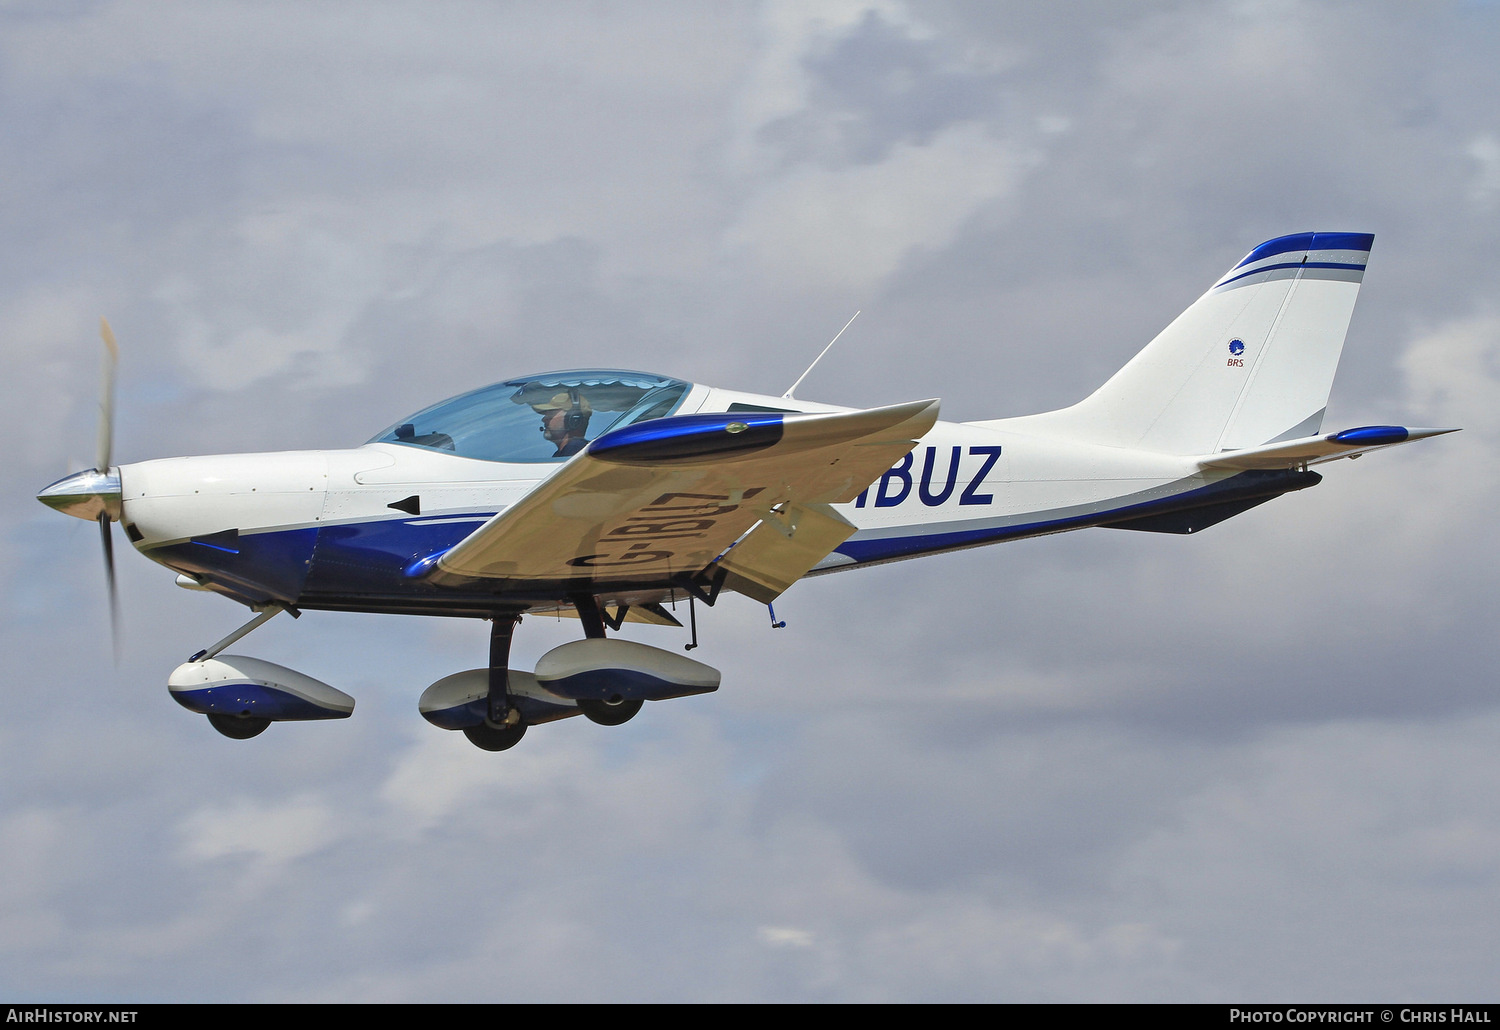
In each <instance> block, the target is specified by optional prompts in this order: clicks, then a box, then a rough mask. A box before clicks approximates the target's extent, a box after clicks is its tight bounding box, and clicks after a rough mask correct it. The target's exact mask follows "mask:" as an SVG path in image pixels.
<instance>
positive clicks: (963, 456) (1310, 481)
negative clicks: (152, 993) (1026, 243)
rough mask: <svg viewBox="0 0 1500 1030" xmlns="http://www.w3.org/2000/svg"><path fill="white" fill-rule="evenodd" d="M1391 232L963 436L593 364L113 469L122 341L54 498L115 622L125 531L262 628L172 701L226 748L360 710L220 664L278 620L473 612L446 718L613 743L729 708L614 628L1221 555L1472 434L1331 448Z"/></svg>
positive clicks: (1292, 263) (1284, 241) (705, 680)
mask: <svg viewBox="0 0 1500 1030" xmlns="http://www.w3.org/2000/svg"><path fill="white" fill-rule="evenodd" d="M1372 240H1373V237H1372V236H1370V235H1367V234H1363V233H1345V232H1337V233H1312V232H1306V233H1299V234H1296V235H1291V236H1283V237H1280V238H1278V239H1274V240H1269V241H1267V242H1265V243H1262V244H1261V245H1260V246H1258V247H1256V248H1255V249H1254V250H1252V251H1251V252H1250V253H1249V254H1248V255H1246V257H1245V258H1244V259H1243V260H1242V261H1240V262H1238V263H1237V264H1235V266H1234V267H1233V268H1231V269H1230V270H1229V271H1228V272H1227V273H1226V274H1225V275H1224V276H1223V277H1221V278H1220V279H1219V280H1218V281H1217V282H1215V283H1214V284H1213V286H1212V287H1210V288H1209V290H1208V292H1207V293H1205V294H1204V295H1203V296H1202V297H1200V298H1199V299H1198V300H1197V301H1196V302H1194V303H1193V305H1192V306H1191V307H1189V308H1188V309H1187V310H1186V311H1184V312H1183V313H1182V314H1181V315H1180V316H1178V318H1177V319H1176V320H1175V321H1173V322H1172V323H1171V325H1169V326H1167V328H1166V329H1164V330H1163V331H1162V332H1161V333H1160V334H1159V335H1158V336H1157V337H1156V338H1155V339H1153V340H1152V341H1151V342H1150V343H1149V344H1147V345H1146V347H1145V348H1144V349H1143V350H1141V351H1140V353H1138V354H1137V355H1136V356H1135V357H1134V358H1133V359H1132V360H1131V361H1130V362H1129V363H1128V364H1126V365H1125V367H1124V368H1122V369H1121V370H1120V371H1119V372H1117V373H1116V374H1115V375H1114V376H1113V377H1112V378H1110V379H1109V381H1108V382H1106V383H1105V384H1104V385H1103V386H1101V387H1100V388H1099V389H1098V390H1096V391H1095V392H1094V393H1093V394H1091V395H1090V396H1088V397H1087V398H1085V399H1084V400H1082V401H1080V402H1079V403H1077V404H1074V405H1073V406H1071V407H1067V408H1062V409H1060V410H1057V411H1049V412H1045V413H1042V414H1035V415H1025V416H1021V417H1016V418H1000V419H991V420H984V421H978V422H965V423H950V422H940V421H938V401H936V400H919V401H915V402H912V403H908V404H897V405H893V406H890V407H881V408H872V409H867V410H857V409H849V408H841V407H836V406H834V405H829V404H815V403H809V402H806V401H802V400H799V399H796V398H794V397H793V396H792V394H793V392H794V391H795V389H796V385H797V384H793V388H792V389H791V390H788V391H787V393H786V394H785V395H784V396H781V397H770V396H760V395H755V394H749V393H741V392H737V391H733V390H723V389H719V388H716V387H710V386H703V385H701V384H697V383H689V382H685V381H683V380H680V379H674V378H671V377H668V376H660V375H652V374H647V373H642V372H628V371H618V370H605V369H601V370H573V371H564V372H548V373H543V374H540V375H529V376H521V377H518V378H514V379H508V380H505V381H504V382H500V383H495V384H493V385H490V386H485V387H482V388H480V389H477V390H474V391H472V392H470V393H465V394H461V395H460V396H457V397H453V398H450V399H449V400H445V401H442V402H441V403H439V404H435V405H433V406H432V407H429V408H426V409H424V410H422V411H419V412H417V413H416V414H414V415H410V416H408V417H406V418H403V419H401V420H400V421H399V422H397V423H396V424H394V425H393V426H391V427H390V428H389V429H387V430H385V431H384V432H381V433H379V434H377V435H376V436H375V437H374V439H372V440H371V441H370V442H369V443H366V444H365V445H363V446H361V447H356V448H353V449H350V450H325V451H287V452H277V453H265V454H237V455H213V456H206V457H181V458H160V459H156V460H153V461H143V462H138V463H135V464H128V465H119V466H114V465H111V463H110V462H111V455H110V451H111V439H112V429H111V424H112V420H113V378H114V362H115V353H116V351H115V346H114V339H113V335H112V333H110V331H109V326H108V324H107V323H104V324H103V327H102V329H103V335H104V339H105V344H106V361H105V375H104V390H103V398H102V401H101V408H102V412H101V418H100V432H99V448H98V460H97V462H96V464H95V466H94V468H93V469H91V470H87V471H84V472H79V473H77V474H75V475H72V476H68V477H66V478H64V479H61V480H59V481H57V482H56V483H53V484H52V485H51V486H48V487H47V488H45V489H44V490H43V491H42V492H41V493H40V494H39V495H38V499H39V500H41V501H42V502H43V503H45V504H47V505H50V506H51V507H53V508H56V509H58V510H60V511H63V512H66V513H67V514H70V515H76V516H78V517H79V518H85V519H90V520H95V521H97V522H98V523H99V526H100V530H101V534H102V539H103V546H104V554H105V564H106V570H107V574H108V579H109V589H110V597H111V610H112V612H113V611H114V609H115V602H114V571H113V550H112V542H111V523H112V522H116V521H118V522H119V523H120V524H121V526H122V527H123V528H124V530H125V534H126V536H127V537H128V538H129V540H130V542H131V543H132V544H133V545H134V546H135V548H136V550H138V551H140V552H141V553H142V554H144V555H146V557H148V558H150V559H152V560H153V561H156V562H158V563H160V564H162V565H165V566H166V567H167V568H169V569H171V570H173V571H174V572H175V573H176V574H177V582H178V584H179V585H181V586H184V587H187V588H189V589H193V590H205V591H212V592H214V593H217V594H222V595H223V596H225V597H228V598H231V599H233V600H235V601H238V602H240V603H241V604H244V605H246V606H248V607H249V608H250V609H252V610H253V611H254V612H255V617H254V618H253V619H251V620H250V622H249V623H247V624H246V625H245V626H243V627H241V628H240V629H239V630H236V631H235V632H234V633H231V634H230V635H229V636H228V637H226V638H225V639H224V640H222V641H220V642H219V643H217V644H215V645H214V646H213V647H210V648H206V649H204V650H202V651H199V652H198V653H197V654H195V655H193V657H192V658H190V659H189V660H188V661H187V662H186V663H184V664H183V665H181V666H179V667H178V668H177V669H176V670H175V671H174V672H173V673H172V675H171V677H170V679H169V681H168V686H169V689H170V691H171V694H172V696H173V697H174V698H175V699H176V700H177V701H178V702H179V703H181V704H182V705H183V706H185V707H186V708H188V709H190V710H192V711H194V712H198V713H201V714H204V715H207V716H208V719H209V722H210V723H212V724H213V726H214V727H215V728H216V729H218V730H219V731H220V732H221V733H223V734H225V735H226V736H229V737H234V738H248V737H253V736H255V735H256V734H258V733H260V732H261V731H262V730H264V729H265V728H266V727H267V726H268V725H269V724H270V723H271V722H276V721H293V720H309V719H336V718H342V717H346V716H348V715H350V714H351V713H352V712H353V709H354V699H353V698H351V697H350V696H349V695H347V694H345V693H343V692H342V691H339V690H337V689H335V688H334V687H331V686H329V685H328V684H325V683H321V682H319V681H318V680H315V679H313V678H312V677H309V676H305V675H303V674H301V673H298V672H296V671H294V670H291V669H287V668H284V667H282V666H279V665H275V664H273V663H271V662H267V661H262V660H259V659H254V658H248V657H238V656H229V655H223V654H222V652H223V650H224V649H225V648H226V647H228V646H229V645H230V644H232V643H233V642H234V641H236V640H238V639H239V638H240V637H242V636H243V635H244V634H246V633H248V632H249V631H250V630H252V629H254V628H255V627H256V626H258V625H260V624H262V623H263V622H265V621H266V620H267V619H269V618H271V617H272V616H274V615H275V614H277V613H278V612H289V613H291V614H292V615H293V616H296V615H298V614H299V613H300V611H302V610H306V609H312V610H326V611H352V612H388V613H400V614H408V615H445V616H454V617H461V618H472V619H486V620H489V622H490V627H491V628H490V649H489V660H488V663H487V664H486V665H485V666H483V667H480V668H475V669H470V670H468V671H465V672H460V673H458V674H456V675H453V676H448V677H446V678H444V679H441V680H439V681H438V682H437V683H434V684H433V685H432V686H430V687H429V688H427V690H426V691H425V692H424V693H423V694H422V696H421V698H420V700H419V704H418V707H419V710H420V712H421V714H422V715H423V716H424V717H425V718H426V719H428V721H430V722H432V723H433V724H434V725H436V726H439V727H441V728H445V729H458V730H462V731H463V732H464V733H465V734H466V735H467V736H468V738H469V739H470V740H471V741H473V743H475V744H476V745H478V746H479V747H481V748H484V749H486V750H491V751H500V750H504V749H506V748H509V747H511V746H513V745H514V744H515V743H517V742H518V741H519V740H520V739H521V736H522V735H523V734H524V733H525V732H526V729H527V727H528V726H532V725H537V724H540V723H546V722H550V721H554V720H557V719H563V718H567V717H569V716H574V715H580V714H581V715H584V716H586V717H587V718H589V719H591V720H593V721H594V722H596V723H602V724H606V725H614V724H619V723H623V722H624V721H626V720H627V719H629V718H631V717H632V716H634V715H635V714H636V712H637V711H639V710H640V708H641V706H642V703H643V702H644V701H657V700H664V699H667V698H674V697H682V696H685V695H690V694H697V693H703V692H707V691H712V690H715V689H717V688H718V686H719V681H720V676H719V673H718V671H717V670H715V669H712V668H710V667H709V666H707V665H704V664H702V663H700V662H697V661H694V660H692V659H690V658H688V657H686V656H685V655H683V654H678V653H676V652H673V651H667V650H664V649H661V648H656V647H648V646H646V645H644V644H640V643H636V642H633V641H629V640H623V639H620V638H617V637H609V636H608V635H607V633H608V631H611V630H618V629H620V627H621V626H622V625H623V623H624V622H626V621H639V622H647V623H657V624H666V625H674V626H681V623H680V622H679V621H678V619H677V618H676V617H674V615H673V614H672V611H671V610H669V607H668V606H669V605H670V606H672V607H673V608H675V607H677V605H678V603H679V602H682V601H686V602H687V608H688V614H689V617H690V620H691V627H692V634H693V638H692V643H689V644H687V645H686V647H687V649H689V650H691V649H692V648H693V647H694V646H695V645H696V642H697V609H696V604H697V603H699V602H701V603H702V604H704V605H708V606H712V605H713V604H714V602H715V600H716V599H717V598H718V597H719V595H720V593H721V592H722V591H725V590H729V591H737V592H739V593H741V594H745V595H748V596H749V597H751V598H754V599H755V600H756V601H759V602H761V603H764V604H766V605H767V606H770V605H771V604H772V602H774V601H775V599H776V598H777V597H778V596H780V594H781V593H782V592H783V591H784V590H786V589H787V588H788V587H789V586H791V585H792V584H793V583H795V582H796V581H797V580H799V579H801V578H802V577H803V576H809V575H821V574H824V573H831V572H844V571H847V570H850V569H857V568H862V567H865V566H869V565H876V564H880V563H882V562H889V561H896V560H899V559H903V558H914V557H917V556H919V555H926V554H936V553H940V552H944V551H953V550H958V549H960V548H967V547H976V546H978V545H981V544H989V543H995V542H998V541H1002V540H1015V539H1019V538H1021V537H1030V536H1037V535H1040V534H1044V533H1057V532H1062V531H1065V530H1071V529H1083V528H1086V527H1090V526H1108V527H1112V528H1116V529H1134V530H1144V531H1146V532H1156V533H1195V532H1197V531H1199V530H1202V529H1205V528H1207V527H1209V526H1212V525H1214V524H1215V523H1218V522H1221V521H1223V520H1225V519H1227V518H1230V517H1231V516H1234V515H1237V514H1239V513H1240V512H1243V511H1245V510H1247V509H1249V508H1252V507H1254V506H1256V505H1258V504H1261V503H1264V502H1265V501H1268V500H1270V499H1272V498H1273V497H1277V496H1280V495H1281V494H1284V493H1288V492H1290V491H1293V490H1302V489H1305V488H1307V487H1309V486H1313V485H1314V484H1316V483H1318V482H1319V481H1320V479H1321V478H1322V477H1321V476H1320V475H1319V474H1318V473H1316V472H1313V471H1311V470H1310V468H1309V466H1312V465H1316V464H1320V463H1322V462H1326V461H1332V460H1335V459H1338V458H1353V457H1358V456H1359V455H1361V454H1363V453H1365V452H1366V451H1371V450H1377V449H1380V448H1385V447H1390V446H1393V445H1395V444H1400V443H1404V442H1406V441H1409V440H1415V439H1420V438H1423V437H1428V436H1435V435H1437V434H1439V433H1444V432H1452V431H1453V430H1446V429H1410V428H1405V427H1401V426H1390V425H1374V426H1361V427H1358V428H1354V429H1346V430H1344V431H1342V432H1338V433H1332V434H1325V433H1323V432H1322V422H1323V413H1324V409H1325V407H1326V405H1327V400H1328V393H1329V389H1330V387H1331V385H1332V382H1333V377H1334V372H1335V369H1336V366H1337V364H1338V359H1339V353H1340V351H1341V350H1342V348H1343V343H1344V336H1345V333H1346V331H1347V329H1348V325H1349V319H1350V316H1351V314H1352V313H1353V309H1354V301H1355V297H1356V295H1357V293H1358V291H1359V286H1360V282H1361V281H1362V279H1363V276H1364V271H1365V264H1366V261H1367V259H1368V257H1369V251H1370V245H1371V242H1372ZM846 328H847V326H846ZM825 352H826V349H825ZM820 357H821V355H820ZM814 364H816V362H814ZM804 376H805V373H804ZM798 382H799V383H800V382H801V380H800V379H799V380H798ZM542 612H559V613H563V614H569V615H574V614H576V616H577V617H578V619H579V620H580V622H581V624H582V630H583V637H584V639H582V640H575V641H572V642H570V643H566V644H563V645H561V646H560V647H557V648H554V649H553V650H551V651H549V652H548V653H547V654H545V655H544V656H543V657H542V658H541V659H540V661H539V662H538V664H537V667H536V669H535V671H534V672H525V671H522V670H518V669H511V668H509V667H508V666H509V653H510V643H511V637H512V634H513V631H514V629H515V627H516V625H517V623H518V622H519V621H520V618H521V616H522V615H523V614H527V613H542ZM770 616H771V621H772V624H773V625H775V624H776V620H775V610H774V608H771V609H770Z"/></svg>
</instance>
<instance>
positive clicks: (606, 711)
mask: <svg viewBox="0 0 1500 1030" xmlns="http://www.w3.org/2000/svg"><path fill="white" fill-rule="evenodd" d="M643 704H645V702H644V701H615V702H609V701H594V700H589V699H583V700H580V701H579V702H578V708H579V710H580V711H582V712H583V714H584V716H585V717H587V718H588V720H589V721H590V722H596V723H598V724H599V725H600V726H619V725H621V724H622V723H627V722H629V721H630V720H631V719H634V718H635V713H636V712H639V711H640V710H641V705H643Z"/></svg>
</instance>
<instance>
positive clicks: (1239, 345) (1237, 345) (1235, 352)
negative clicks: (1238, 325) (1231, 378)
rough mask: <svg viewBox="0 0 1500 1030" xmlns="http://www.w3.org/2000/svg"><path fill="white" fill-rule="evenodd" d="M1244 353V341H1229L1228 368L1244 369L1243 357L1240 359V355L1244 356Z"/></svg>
mask: <svg viewBox="0 0 1500 1030" xmlns="http://www.w3.org/2000/svg"><path fill="white" fill-rule="evenodd" d="M1244 353H1245V341H1244V340H1230V341H1229V367H1230V368H1244V367H1245V359H1244V358H1243V357H1241V355H1242V354H1244Z"/></svg>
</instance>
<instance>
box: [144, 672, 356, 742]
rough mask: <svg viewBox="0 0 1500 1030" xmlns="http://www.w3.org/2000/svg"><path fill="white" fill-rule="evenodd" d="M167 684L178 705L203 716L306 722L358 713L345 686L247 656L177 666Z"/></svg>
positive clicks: (341, 717)
mask: <svg viewBox="0 0 1500 1030" xmlns="http://www.w3.org/2000/svg"><path fill="white" fill-rule="evenodd" d="M167 689H168V690H170V691H171V692H172V698H173V700H175V701H176V702H177V703H178V704H180V705H182V707H184V708H186V709H187V710H188V711H190V712H198V713H199V714H201V715H221V716H234V717H237V718H248V719H267V720H270V721H271V722H303V721H307V720H311V719H347V718H349V716H350V715H352V714H354V698H352V697H350V696H349V695H348V694H346V693H344V692H343V691H342V690H338V689H336V688H334V687H330V686H329V685H328V684H326V683H324V682H322V681H321V680H315V679H313V678H312V677H311V676H307V675H304V674H303V673H300V672H298V671H297V670H295V669H288V668H287V667H286V666H284V665H277V664H276V663H275V662H267V661H263V660H261V659H259V658H246V657H244V656H241V655H219V656H218V657H216V658H209V659H206V660H204V661H201V662H184V663H183V664H182V665H179V666H178V667H177V668H175V669H173V670H172V675H171V676H170V677H168V679H167ZM262 725H264V724H262Z"/></svg>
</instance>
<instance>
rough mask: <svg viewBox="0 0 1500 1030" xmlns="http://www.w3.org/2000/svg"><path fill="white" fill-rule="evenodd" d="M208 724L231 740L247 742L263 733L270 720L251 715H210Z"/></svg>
mask: <svg viewBox="0 0 1500 1030" xmlns="http://www.w3.org/2000/svg"><path fill="white" fill-rule="evenodd" d="M208 724H209V725H210V726H212V727H213V728H214V729H216V730H218V731H219V732H220V733H222V734H224V736H226V737H229V738H230V739H231V740H249V739H250V738H251V737H258V736H260V734H262V733H264V732H265V731H266V727H267V726H269V725H271V720H270V719H257V718H256V717H255V716H253V715H210V716H209V717H208Z"/></svg>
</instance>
